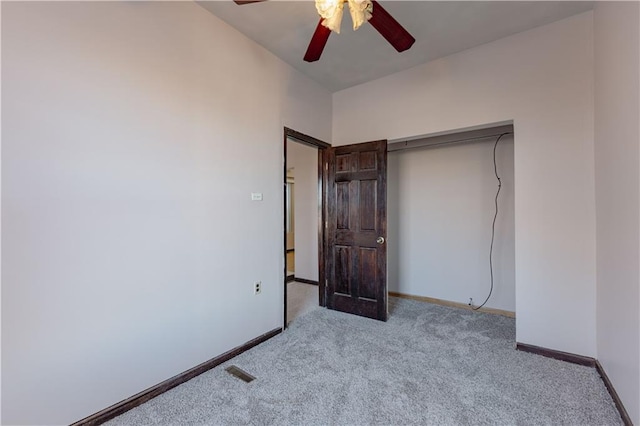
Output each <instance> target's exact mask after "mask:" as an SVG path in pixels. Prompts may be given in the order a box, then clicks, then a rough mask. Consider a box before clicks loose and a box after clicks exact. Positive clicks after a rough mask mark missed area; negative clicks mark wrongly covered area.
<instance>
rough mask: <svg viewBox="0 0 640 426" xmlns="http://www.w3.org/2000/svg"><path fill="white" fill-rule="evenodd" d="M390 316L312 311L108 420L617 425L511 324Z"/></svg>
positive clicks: (465, 317) (593, 392) (444, 310)
mask: <svg viewBox="0 0 640 426" xmlns="http://www.w3.org/2000/svg"><path fill="white" fill-rule="evenodd" d="M390 313H391V315H390V318H389V321H388V322H386V323H383V322H379V321H374V320H370V319H366V318H360V317H356V316H353V315H348V314H343V313H339V312H335V311H330V310H327V309H315V310H312V311H310V312H308V313H307V314H306V315H304V316H302V317H299V318H298V319H297V320H296V321H294V322H293V323H292V324H291V326H290V327H289V328H288V329H287V330H286V331H285V332H284V333H283V334H281V335H279V336H277V337H275V338H273V339H271V340H269V341H267V342H265V343H263V344H261V345H259V346H257V347H256V348H254V349H252V350H250V351H247V352H245V353H244V354H242V355H240V356H238V357H236V358H234V359H233V360H231V361H229V362H228V363H226V364H223V365H221V366H219V367H217V368H215V369H213V370H211V371H209V372H207V373H205V374H202V375H200V376H198V377H196V378H195V379H193V380H191V381H189V382H187V383H185V384H183V385H181V386H179V387H177V388H174V389H173V390H171V391H169V392H167V393H165V394H163V395H161V396H159V397H157V398H155V399H153V400H151V401H149V402H148V403H146V404H144V405H141V406H140V407H137V408H135V409H133V410H132V411H129V412H128V413H125V414H124V415H122V416H120V417H118V418H116V419H114V420H112V421H111V422H110V423H108V424H110V425H112V426H116V425H150V424H162V425H182V424H189V425H205V424H206V425H221V424H224V425H235V424H252V425H267V424H282V425H328V424H332V425H361V424H362V425H365V424H366V425H372V424H379V425H407V424H427V425H616V424H622V423H621V419H620V417H619V415H618V413H617V411H616V409H615V406H614V404H613V402H612V400H611V398H610V396H609V394H608V393H607V391H606V389H605V387H604V385H603V384H602V381H601V379H600V378H599V376H598V374H597V372H596V371H595V370H594V369H592V368H589V367H583V366H578V365H574V364H569V363H565V362H562V361H557V360H553V359H549V358H544V357H541V356H538V355H533V354H528V353H524V352H519V351H516V350H515V349H514V339H515V326H514V320H513V319H510V318H505V317H501V316H495V315H489V314H483V313H478V312H471V311H466V310H460V309H455V308H448V307H443V306H437V305H431V304H427V303H422V302H416V301H412V300H402V299H395V298H390ZM230 364H235V365H237V366H238V367H240V368H242V369H244V370H246V371H247V372H249V373H250V374H252V375H254V376H256V377H257V379H256V380H254V381H253V382H251V383H245V382H243V381H241V380H239V379H237V378H235V377H233V376H231V375H229V374H228V373H226V372H225V371H224V367H226V366H227V365H230Z"/></svg>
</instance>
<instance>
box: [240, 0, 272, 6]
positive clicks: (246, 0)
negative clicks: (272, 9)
mask: <svg viewBox="0 0 640 426" xmlns="http://www.w3.org/2000/svg"><path fill="white" fill-rule="evenodd" d="M263 1H267V0H233V2H234V3H235V4H239V5H240V6H242V5H243V4H251V3H260V2H263Z"/></svg>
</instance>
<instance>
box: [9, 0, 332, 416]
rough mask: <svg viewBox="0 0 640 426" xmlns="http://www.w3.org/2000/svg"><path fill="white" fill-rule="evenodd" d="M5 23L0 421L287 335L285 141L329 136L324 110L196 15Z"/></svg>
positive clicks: (317, 91)
mask: <svg viewBox="0 0 640 426" xmlns="http://www.w3.org/2000/svg"><path fill="white" fill-rule="evenodd" d="M2 12H3V13H2V89H3V91H2V114H3V115H2V124H3V128H2V132H3V133H2V225H3V229H2V249H3V250H2V267H3V268H2V422H3V424H69V423H72V422H74V421H76V420H79V419H81V418H83V417H85V416H87V415H89V414H92V413H94V412H96V411H98V410H101V409H103V408H105V407H108V406H109V405H111V404H113V403H115V402H118V401H120V400H122V399H125V398H127V397H129V396H131V395H134V394H135V393H137V392H140V391H142V390H144V389H146V388H148V387H149V386H152V385H155V384H157V383H159V382H161V381H163V380H165V379H167V378H169V377H171V376H173V375H175V374H178V373H180V372H182V371H184V370H186V369H189V368H191V367H193V366H195V365H197V364H199V363H201V362H203V361H206V360H208V359H210V358H213V357H215V356H217V355H219V354H221V353H223V352H225V351H227V350H229V349H231V348H233V347H235V346H238V345H240V344H243V343H245V342H246V341H248V340H250V339H252V338H255V337H257V336H259V335H261V334H263V333H265V332H267V331H270V330H272V329H274V328H277V327H281V326H282V318H283V300H284V294H283V293H284V289H283V286H282V282H283V280H284V276H283V268H284V264H283V262H284V259H283V256H282V251H281V250H280V249H278V247H281V243H280V241H282V235H283V220H282V217H283V204H284V199H283V191H282V182H283V170H282V156H283V145H282V138H283V128H284V126H287V127H290V128H294V129H296V130H298V131H301V132H304V133H307V134H310V135H312V136H315V137H318V138H322V139H325V140H330V132H331V129H330V127H329V126H330V123H331V95H330V94H329V93H328V92H326V91H324V90H323V89H321V88H320V87H319V86H318V85H316V84H315V83H313V82H312V81H310V80H308V79H307V78H305V77H303V76H302V75H301V74H299V73H298V72H297V71H295V70H293V69H292V68H291V67H289V66H288V65H286V64H284V63H283V62H282V61H280V60H279V59H276V58H275V57H274V56H273V55H272V54H270V53H268V52H267V51H266V50H264V49H263V48H261V47H259V46H258V45H256V44H255V43H254V42H252V41H250V40H249V39H247V38H246V37H244V36H242V35H240V34H239V33H237V32H236V31H235V30H232V29H231V28H230V27H228V26H227V25H226V24H224V23H223V22H222V21H220V20H219V19H217V18H215V17H214V16H212V15H211V14H210V13H209V12H207V11H206V10H204V9H203V8H201V7H200V6H198V5H197V4H195V3H192V2H141V3H139V2H129V3H125V2H39V3H33V2H31V3H27V2H16V3H3V4H2ZM249 124H250V125H249ZM252 192H261V193H263V197H264V200H263V201H260V202H258V201H251V193H252ZM254 281H262V293H261V294H260V295H257V296H256V295H254V294H253V282H254Z"/></svg>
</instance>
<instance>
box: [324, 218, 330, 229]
mask: <svg viewBox="0 0 640 426" xmlns="http://www.w3.org/2000/svg"><path fill="white" fill-rule="evenodd" d="M324 229H329V221H327V220H325V221H324Z"/></svg>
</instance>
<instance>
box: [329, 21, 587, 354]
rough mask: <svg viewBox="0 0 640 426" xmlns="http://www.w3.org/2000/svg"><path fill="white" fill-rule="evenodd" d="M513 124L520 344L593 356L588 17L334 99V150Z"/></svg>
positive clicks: (435, 63)
mask: <svg viewBox="0 0 640 426" xmlns="http://www.w3.org/2000/svg"><path fill="white" fill-rule="evenodd" d="M508 120H513V122H514V128H515V142H514V168H515V169H514V170H515V172H514V174H515V175H514V185H515V276H516V312H517V319H516V329H517V337H516V338H517V340H518V342H522V343H528V344H533V345H538V346H542V347H546V348H551V349H556V350H560V351H565V352H571V353H576V354H581V355H586V356H595V355H596V342H595V341H596V336H595V324H596V317H595V303H596V302H595V286H596V284H595V277H596V270H595V256H596V255H595V232H594V230H595V199H594V167H593V163H594V158H593V156H594V153H593V148H594V147H593V13H592V12H586V13H583V14H580V15H576V16H573V17H570V18H568V19H564V20H561V21H557V22H555V23H552V24H549V25H545V26H542V27H539V28H536V29H533V30H530V31H526V32H522V33H519V34H516V35H513V36H510V37H506V38H503V39H500V40H497V41H495V42H492V43H488V44H485V45H482V46H479V47H477V48H473V49H470V50H467V51H463V52H460V53H458V54H455V55H452V56H449V57H446V58H442V59H439V60H435V61H432V62H430V63H427V64H425V65H421V66H417V67H415V68H412V69H409V70H407V71H403V72H399V73H397V74H394V75H391V76H388V77H384V78H381V79H379V80H376V81H372V82H369V83H365V84H362V85H359V86H356V87H353V88H350V89H346V90H343V91H340V92H337V93H334V95H333V144H334V145H340V144H348V143H356V142H362V141H368V140H376V139H381V138H387V139H389V140H394V139H402V138H407V137H411V136H419V135H429V134H433V133H438V132H446V131H452V130H456V129H464V128H468V127H473V126H481V125H487V124H488V123H503V122H505V121H508ZM352 123H366V125H358V126H354V125H353V124H352ZM416 214H418V212H416Z"/></svg>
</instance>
